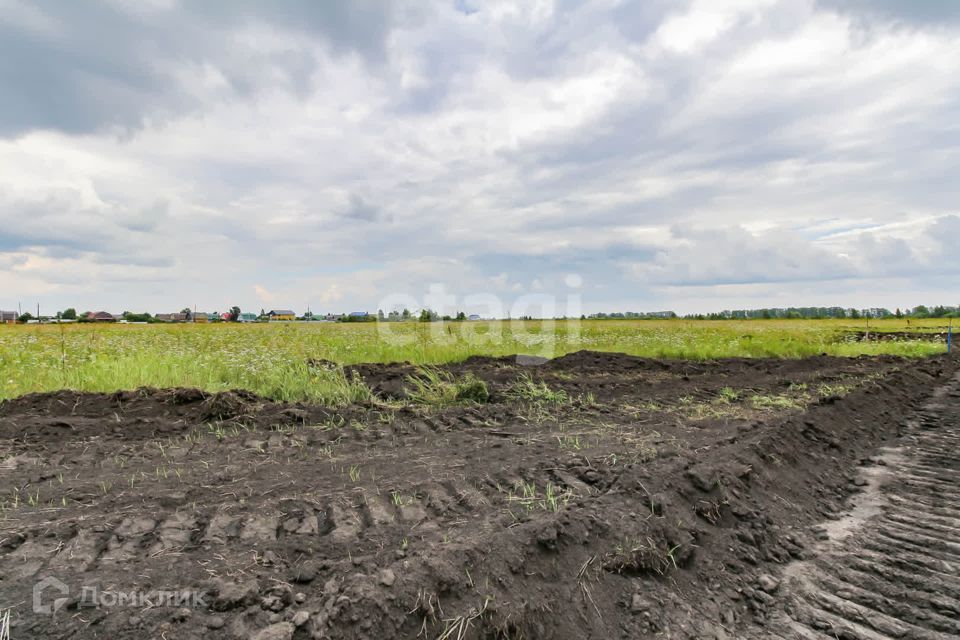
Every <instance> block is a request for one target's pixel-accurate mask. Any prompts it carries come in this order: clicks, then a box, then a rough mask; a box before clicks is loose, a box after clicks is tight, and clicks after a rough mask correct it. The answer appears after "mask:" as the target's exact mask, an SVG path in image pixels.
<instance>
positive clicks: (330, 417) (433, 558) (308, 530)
mask: <svg viewBox="0 0 960 640" xmlns="http://www.w3.org/2000/svg"><path fill="white" fill-rule="evenodd" d="M955 368H956V367H955V363H954V361H953V360H950V359H948V358H946V357H937V358H930V359H924V360H905V359H898V358H892V357H880V358H856V359H844V358H829V357H818V358H810V359H806V360H724V361H718V362H708V363H691V362H680V361H657V360H648V359H641V358H632V357H627V356H622V355H616V354H601V353H590V352H581V353H576V354H571V355H568V356H564V357H562V358H558V359H556V360H552V361H549V362H544V363H537V362H536V361H528V360H523V361H522V363H521V362H518V360H517V359H516V358H499V359H495V358H473V359H470V360H468V361H466V362H464V363H459V364H456V365H450V366H447V367H445V368H444V369H446V370H447V371H448V372H449V373H450V374H451V376H452V377H453V378H457V377H460V376H464V375H466V374H467V373H472V374H474V375H476V376H477V377H479V378H480V379H482V380H484V381H485V382H486V383H487V385H488V387H489V390H490V401H489V402H488V403H485V404H476V405H462V406H449V407H432V406H423V405H417V404H414V403H411V402H409V401H407V400H406V398H407V397H408V388H407V387H408V384H407V383H406V380H407V376H408V375H410V374H415V373H416V370H415V369H414V368H413V367H411V366H409V365H403V364H398V365H361V366H357V367H353V368H352V369H353V370H354V371H356V372H357V373H358V374H359V375H360V376H361V377H362V378H363V379H364V380H365V381H366V382H367V383H368V384H369V385H370V386H371V388H372V389H374V391H375V392H376V393H377V394H378V396H379V398H380V399H379V400H377V401H376V402H372V403H369V404H365V405H355V406H350V407H346V408H343V409H338V410H333V409H326V408H322V407H317V406H309V405H303V404H281V403H274V402H270V401H267V400H265V399H263V398H259V397H257V396H254V395H252V394H249V393H244V392H230V393H220V394H212V395H211V394H205V393H202V392H200V391H197V390H191V389H175V390H156V389H139V390H136V391H130V392H121V393H116V394H112V395H103V394H80V393H74V392H59V393H55V394H39V395H29V396H24V397H22V398H18V399H15V400H11V401H8V402H5V403H3V404H2V405H0V479H2V487H3V493H2V494H0V500H2V501H3V511H2V513H0V603H3V606H5V607H10V608H11V609H12V613H11V625H12V637H13V638H17V639H19V638H67V637H71V638H88V637H108V638H111V639H117V640H119V639H123V638H137V639H139V638H159V637H166V638H201V637H203V638H208V637H209V638H251V637H252V638H258V639H259V640H271V639H272V640H276V639H289V638H326V637H330V638H376V639H385V638H414V637H417V636H420V637H425V638H437V637H446V638H458V637H463V638H479V637H484V638H486V637H505V638H521V637H522V638H570V639H574V638H576V639H581V638H641V637H664V638H666V637H670V638H736V637H740V636H739V630H740V629H744V628H748V627H749V628H751V629H755V628H757V625H763V624H764V623H765V622H766V621H767V618H768V615H769V612H770V611H771V608H770V607H771V603H770V600H771V598H770V597H769V594H767V593H766V592H765V591H763V589H761V588H757V585H758V581H760V583H763V582H764V581H765V580H766V578H767V577H769V574H775V573H776V570H777V566H778V565H782V564H784V563H787V562H789V561H791V560H794V559H802V558H805V557H806V556H807V554H808V553H809V549H810V548H811V546H812V544H813V540H812V538H811V536H812V534H811V533H810V526H811V525H813V524H815V523H817V522H820V521H822V520H824V519H825V518H830V517H836V515H837V514H838V513H840V511H841V510H842V509H843V508H844V504H845V501H846V500H847V498H849V497H850V496H851V495H852V494H854V493H856V492H857V491H860V490H861V489H860V487H858V486H857V483H856V474H857V467H858V465H859V464H860V463H861V462H863V461H865V460H867V459H868V458H869V457H870V456H872V455H873V454H874V453H875V451H876V450H877V448H878V447H879V446H882V445H884V444H886V443H888V442H890V441H892V439H893V438H895V436H896V435H897V432H898V428H899V426H900V425H901V423H902V422H903V420H904V419H905V418H906V416H908V415H910V414H911V412H912V411H914V410H915V409H916V407H917V406H919V403H920V402H922V401H923V399H924V398H926V397H927V396H929V394H930V393H931V391H932V389H933V388H935V387H936V386H938V385H940V384H942V382H943V381H944V380H945V376H947V375H948V374H952V372H953V371H954V370H955ZM518 380H520V381H521V382H522V384H518ZM526 381H528V382H529V384H528V382H526ZM541 383H542V384H541ZM530 388H533V389H534V392H533V393H522V392H520V391H518V390H522V389H528V390H529V389H530ZM543 389H546V390H548V391H549V392H550V393H549V394H542V395H541V394H540V391H541V390H543ZM560 392H562V393H560ZM48 576H49V577H56V578H57V579H58V580H60V581H62V582H63V583H65V584H66V585H67V586H68V587H69V593H68V594H66V595H65V596H63V598H64V600H63V601H62V606H61V607H60V608H59V610H58V611H57V612H56V613H54V614H46V613H35V612H34V611H33V610H32V602H33V600H32V597H33V589H34V586H35V585H36V584H37V583H38V582H39V581H40V580H41V579H43V578H46V577H48ZM84 587H86V588H87V589H88V590H89V589H91V588H93V587H96V588H98V589H100V591H101V593H104V592H118V593H124V594H128V593H130V592H132V591H138V592H144V593H145V592H151V591H153V592H157V591H167V590H170V591H180V592H182V591H184V590H191V591H195V592H197V593H199V594H201V596H202V602H200V603H199V606H195V607H190V606H184V605H185V604H186V603H185V602H179V603H173V604H175V606H168V605H170V604H171V603H170V602H160V603H159V604H158V603H157V602H150V603H148V604H152V605H153V606H129V603H127V602H124V603H123V604H122V605H118V604H116V603H115V602H114V601H113V600H105V601H104V604H110V605H113V606H102V607H100V608H88V607H85V606H84V605H85V604H87V603H86V602H85V601H84V599H83V598H81V595H82V593H83V591H82V590H83V588H84ZM52 593H53V595H50V599H51V600H52V598H53V597H55V596H56V595H58V594H56V593H55V592H52ZM44 597H47V596H44ZM139 604H143V603H142V602H141V603H139ZM444 634H446V635H444Z"/></svg>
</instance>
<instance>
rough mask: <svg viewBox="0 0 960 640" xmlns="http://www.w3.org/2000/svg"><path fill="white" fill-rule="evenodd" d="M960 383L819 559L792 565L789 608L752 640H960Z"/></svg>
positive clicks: (787, 574)
mask: <svg viewBox="0 0 960 640" xmlns="http://www.w3.org/2000/svg"><path fill="white" fill-rule="evenodd" d="M958 447H960V376H957V377H954V379H953V380H952V381H951V382H950V383H949V384H948V385H947V386H945V387H943V388H941V389H939V390H938V391H937V392H936V393H935V394H934V396H933V398H932V400H931V401H930V402H928V403H927V404H926V405H925V406H924V407H923V409H922V410H921V411H920V412H919V413H918V415H917V417H916V419H915V420H913V421H911V422H909V423H908V425H907V429H906V433H905V434H904V435H903V436H902V438H901V444H900V446H898V447H897V448H896V449H891V450H888V451H887V452H886V453H885V455H884V456H883V457H882V458H881V460H880V464H881V465H882V466H881V467H880V469H879V470H877V469H876V468H873V469H870V470H868V473H867V475H868V478H867V483H868V484H867V488H866V491H864V493H863V494H861V495H860V496H859V497H858V499H857V501H856V502H855V504H854V506H853V509H852V510H851V511H850V512H849V513H848V514H847V515H846V516H845V517H844V518H842V519H840V520H836V521H831V522H828V523H826V524H825V525H824V526H823V529H824V530H825V533H826V538H827V539H826V540H825V541H824V542H822V543H821V544H820V545H819V547H818V548H817V549H816V551H815V555H814V556H813V558H812V559H809V560H805V561H803V562H796V563H793V564H791V565H789V566H788V567H787V568H786V570H785V571H784V578H785V580H784V582H783V586H782V587H781V595H782V599H781V605H782V608H781V609H780V610H779V611H778V612H777V613H775V614H774V615H772V616H771V617H770V620H769V622H768V623H767V625H766V627H765V628H763V629H760V628H756V629H752V630H750V631H749V632H748V633H747V634H745V637H749V638H761V637H783V638H794V639H803V640H820V639H830V638H832V639H837V638H842V639H845V640H891V639H894V638H896V639H900V640H946V639H948V638H957V637H960V484H958V482H957V474H958V473H960V453H958Z"/></svg>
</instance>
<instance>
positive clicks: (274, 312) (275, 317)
mask: <svg viewBox="0 0 960 640" xmlns="http://www.w3.org/2000/svg"><path fill="white" fill-rule="evenodd" d="M267 315H268V316H270V321H271V322H281V321H283V322H289V321H291V320H296V319H297V314H295V313H294V312H293V311H290V310H289V309H271V310H270V313H268V314H267Z"/></svg>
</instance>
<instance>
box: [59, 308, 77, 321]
mask: <svg viewBox="0 0 960 640" xmlns="http://www.w3.org/2000/svg"><path fill="white" fill-rule="evenodd" d="M60 317H61V318H63V319H64V320H76V319H77V310H76V309H74V308H73V307H69V308H67V309H64V310H63V313H62V314H61V315H60Z"/></svg>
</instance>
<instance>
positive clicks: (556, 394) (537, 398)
mask: <svg viewBox="0 0 960 640" xmlns="http://www.w3.org/2000/svg"><path fill="white" fill-rule="evenodd" d="M506 395H507V397H508V398H512V399H514V400H525V401H528V402H532V403H540V402H542V403H546V404H566V403H567V402H569V397H568V396H567V392H566V391H564V390H563V389H551V388H550V386H549V385H547V383H546V382H544V381H543V380H541V381H540V382H536V381H534V379H533V378H532V377H531V376H530V374H527V373H524V374H523V375H521V376H520V377H519V378H517V380H516V382H514V383H513V384H512V385H511V386H510V388H509V389H508V390H507V392H506Z"/></svg>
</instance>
